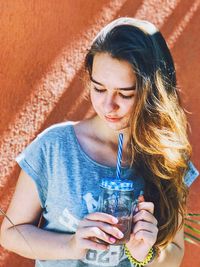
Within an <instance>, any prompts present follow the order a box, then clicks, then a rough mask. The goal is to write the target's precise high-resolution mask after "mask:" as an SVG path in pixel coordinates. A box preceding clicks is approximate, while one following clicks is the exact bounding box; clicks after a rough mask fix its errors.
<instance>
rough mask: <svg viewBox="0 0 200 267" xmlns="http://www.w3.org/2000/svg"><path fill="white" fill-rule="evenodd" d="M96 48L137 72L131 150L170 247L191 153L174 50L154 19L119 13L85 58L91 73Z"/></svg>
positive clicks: (160, 242) (161, 240)
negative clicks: (134, 17) (122, 61)
mask: <svg viewBox="0 0 200 267" xmlns="http://www.w3.org/2000/svg"><path fill="white" fill-rule="evenodd" d="M96 53H108V54H109V55H110V56H112V57H113V58H116V59H119V60H126V61H127V62H129V63H130V64H131V66H132V68H133V71H134V73H135V75H136V90H137V94H136V99H135V102H134V108H133V112H132V115H131V118H130V135H129V136H130V140H129V144H130V146H129V148H128V153H129V155H130V164H131V166H133V167H134V168H135V170H136V171H137V172H138V173H139V174H140V175H142V176H143V177H144V179H145V182H146V186H145V198H146V200H147V201H152V202H153V203H154V204H155V217H156V218H157V220H158V227H159V232H158V238H157V241H156V245H157V246H160V247H165V246H166V245H167V244H168V243H169V242H171V241H172V239H173V237H174V236H175V234H176V232H177V231H178V230H179V229H180V228H181V227H182V226H183V223H184V216H185V212H186V199H187V195H188V189H187V187H186V185H185V184H184V175H185V173H186V171H187V169H188V161H189V160H190V157H191V146H190V143H189V141H188V136H187V120H186V115H185V113H184V111H183V108H182V107H181V101H180V97H179V94H178V89H177V86H176V72H175V67H174V62H173V59H172V56H171V53H170V51H169V49H168V47H167V44H166V42H165V40H164V38H163V36H162V34H161V33H160V32H159V31H158V30H157V29H156V27H155V26H154V25H153V24H152V23H150V22H147V21H142V20H138V19H133V18H119V19H117V20H115V21H113V22H111V23H110V24H108V25H107V26H106V27H105V28H103V29H102V30H101V31H100V33H99V34H98V35H97V36H96V38H95V39H94V41H93V43H92V45H91V48H90V49H89V51H88V53H87V55H86V59H85V67H86V70H87V71H88V73H89V75H91V73H92V64H93V58H94V56H95V54H96ZM179 215H180V217H181V218H182V220H181V222H179Z"/></svg>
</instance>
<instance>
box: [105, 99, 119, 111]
mask: <svg viewBox="0 0 200 267" xmlns="http://www.w3.org/2000/svg"><path fill="white" fill-rule="evenodd" d="M118 108H119V105H118V104H117V102H116V97H115V96H113V95H107V96H106V98H105V101H104V110H105V112H106V114H108V113H110V112H112V111H113V110H114V111H115V110H117V109H118Z"/></svg>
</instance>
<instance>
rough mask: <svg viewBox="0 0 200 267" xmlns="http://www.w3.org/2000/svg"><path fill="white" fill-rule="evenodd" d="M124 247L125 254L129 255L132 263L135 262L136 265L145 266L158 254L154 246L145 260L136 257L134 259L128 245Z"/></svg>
mask: <svg viewBox="0 0 200 267" xmlns="http://www.w3.org/2000/svg"><path fill="white" fill-rule="evenodd" d="M124 249H125V254H126V256H127V257H128V259H129V260H130V262H131V263H133V264H134V266H135V267H142V266H145V265H146V264H147V263H150V262H151V261H152V260H153V259H154V257H155V256H156V250H154V248H153V247H152V248H151V249H150V250H149V252H148V254H147V256H146V258H145V259H144V260H143V261H137V260H136V259H134V258H133V257H132V255H131V253H130V251H129V250H128V248H127V246H126V245H124Z"/></svg>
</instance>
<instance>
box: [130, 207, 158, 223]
mask: <svg viewBox="0 0 200 267" xmlns="http://www.w3.org/2000/svg"><path fill="white" fill-rule="evenodd" d="M138 221H147V222H150V223H152V224H154V225H157V224H158V221H157V220H156V218H155V217H154V216H153V214H152V213H150V212H149V211H147V210H139V211H138V212H137V213H136V214H135V215H134V216H133V223H137V222H138Z"/></svg>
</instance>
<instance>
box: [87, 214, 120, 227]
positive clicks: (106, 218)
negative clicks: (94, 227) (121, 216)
mask: <svg viewBox="0 0 200 267" xmlns="http://www.w3.org/2000/svg"><path fill="white" fill-rule="evenodd" d="M85 218H86V219H87V220H91V221H102V222H106V223H109V224H116V223H117V222H118V219H117V218H116V217H114V216H112V215H110V214H107V213H103V212H94V213H90V214H88V215H87V216H86V217H85Z"/></svg>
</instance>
